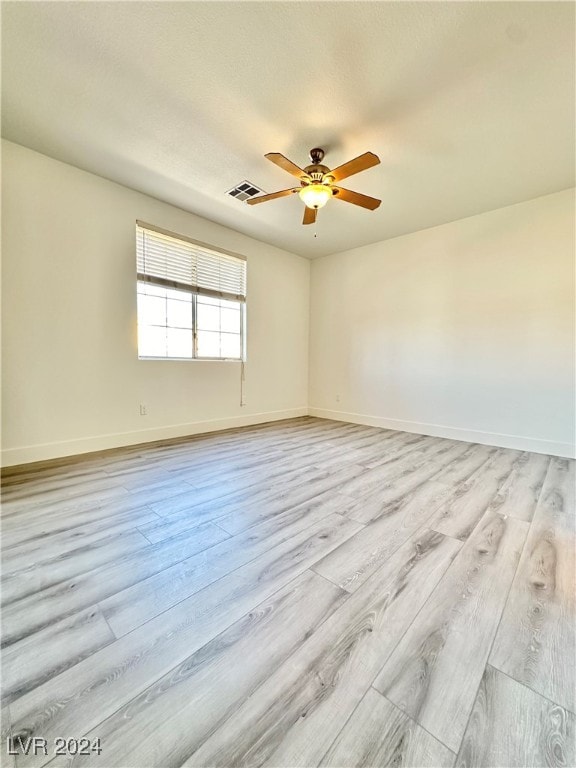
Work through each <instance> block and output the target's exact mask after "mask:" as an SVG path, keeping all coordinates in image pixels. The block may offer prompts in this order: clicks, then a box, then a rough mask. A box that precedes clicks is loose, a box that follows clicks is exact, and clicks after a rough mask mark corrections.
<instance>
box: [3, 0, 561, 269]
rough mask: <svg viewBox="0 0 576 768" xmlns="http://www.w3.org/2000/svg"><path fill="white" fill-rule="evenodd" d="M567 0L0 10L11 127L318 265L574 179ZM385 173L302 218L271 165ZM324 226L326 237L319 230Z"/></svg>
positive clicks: (33, 142) (58, 153) (13, 135)
mask: <svg viewBox="0 0 576 768" xmlns="http://www.w3.org/2000/svg"><path fill="white" fill-rule="evenodd" d="M574 10H575V7H574V4H573V3H562V2H559V3H556V2H541V3H540V2H510V3H508V2H462V3H460V2H416V3H412V2H310V0H308V1H307V2H271V1H270V0H264V1H263V2H179V3H172V2H46V1H45V0H43V1H42V2H4V3H3V4H2V58H3V75H2V88H3V111H2V118H3V135H4V136H5V137H6V138H7V139H9V140H11V141H15V142H17V143H20V144H23V145H25V146H27V147H31V148H32V149H35V150H38V151H39V152H43V153H44V154H46V155H49V156H51V157H54V158H57V159H59V160H63V161H65V162H67V163H71V164H72V165H75V166H78V167H79V168H83V169H85V170H88V171H92V172H93V173H96V174H99V175H101V176H104V177H106V178H108V179H112V180H113V181H117V182H120V183H121V184H124V185H126V186H128V187H132V188H134V189H137V190H140V191H142V192H145V193H147V194H149V195H152V196H154V197H157V198H160V199H162V200H165V201H167V202H169V203H172V204H174V205H177V206H179V207H181V208H184V209H186V210H189V211H192V212H194V213H197V214H200V215H201V216H204V217H206V218H208V219H211V220H213V221H216V222H219V223H221V224H224V225H226V226H228V227H231V228H232V229H235V230H238V231H239V232H243V233H245V234H248V235H251V236H253V237H256V238H258V239H260V240H264V241H265V242H269V243H272V244H274V245H277V246H280V247H282V248H285V249H287V250H289V251H293V252H294V253H299V254H302V255H304V256H308V257H314V256H319V255H325V254H329V253H334V252H337V251H342V250H345V249H348V248H352V247H356V246H359V245H363V244H366V243H370V242H375V241H378V240H383V239H386V238H390V237H395V236H397V235H400V234H404V233H406V232H413V231H416V230H419V229H423V228H426V227H430V226H434V225H437V224H441V223H444V222H447V221H453V220H455V219H459V218H462V217H465V216H470V215H473V214H476V213H480V212H482V211H487V210H491V209H494V208H498V207H501V206H504V205H509V204H512V203H516V202H520V201H522V200H527V199H530V198H533V197H537V196H539V195H545V194H549V193H551V192H555V191H558V190H561V189H565V188H567V187H570V186H573V185H574ZM313 146H321V147H324V148H325V149H326V150H327V155H326V158H325V163H326V164H327V165H329V166H331V167H335V166H336V165H340V164H341V163H342V162H345V161H347V160H349V159H352V158H353V157H355V156H356V155H359V154H361V153H362V152H365V151H367V150H371V151H373V152H376V153H377V154H378V155H379V156H380V158H381V160H382V163H381V165H379V166H377V167H376V168H372V169H370V170H368V171H366V172H364V173H361V174H358V175H357V176H353V177H351V178H350V179H348V180H346V182H345V183H344V186H346V187H349V188H350V189H354V190H357V191H358V192H363V193H365V194H368V195H373V196H375V197H381V198H382V205H381V206H380V208H379V209H378V210H377V211H375V212H370V211H365V210H363V209H361V208H356V207H355V206H352V205H348V204H346V203H343V202H340V201H337V200H333V201H330V203H329V204H328V206H327V207H326V208H325V209H324V210H322V211H321V212H320V214H319V220H318V224H317V226H316V228H314V227H303V226H302V225H301V223H300V222H301V219H302V203H301V202H300V201H299V200H298V199H297V197H296V196H294V197H289V198H284V199H279V200H274V201H272V202H269V203H265V204H262V205H259V206H254V207H250V206H248V205H246V204H245V203H240V202H239V201H237V200H234V199H233V198H231V197H228V196H226V195H225V192H226V191H227V190H228V189H230V188H231V187H233V186H235V185H236V184H237V183H238V182H241V181H242V180H244V179H248V180H250V181H251V182H253V183H255V184H256V185H258V186H259V187H261V188H263V189H264V190H265V191H266V192H273V191H276V190H279V189H284V188H286V187H290V186H293V179H292V177H290V176H289V175H288V174H287V173H285V172H283V171H281V170H280V169H279V168H277V167H275V166H274V165H272V164H271V163H270V162H268V161H267V160H265V159H264V157H263V155H264V153H265V152H282V153H284V154H285V155H287V156H288V157H289V158H290V159H292V160H293V161H294V162H296V163H297V164H299V165H304V164H306V162H307V153H308V150H309V149H310V148H311V147H313ZM315 231H316V233H317V237H314V232H315Z"/></svg>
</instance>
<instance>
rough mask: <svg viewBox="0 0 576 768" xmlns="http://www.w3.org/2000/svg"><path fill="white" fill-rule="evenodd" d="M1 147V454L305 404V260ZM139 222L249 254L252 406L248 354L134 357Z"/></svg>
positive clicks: (243, 420)
mask: <svg viewBox="0 0 576 768" xmlns="http://www.w3.org/2000/svg"><path fill="white" fill-rule="evenodd" d="M2 152H3V157H2V165H3V168H2V176H3V200H2V246H3V253H2V256H3V264H2V271H3V286H4V291H3V307H2V309H3V324H2V340H3V344H2V351H3V369H2V378H3V413H2V416H3V448H4V450H3V461H4V463H5V464H16V463H21V462H27V461H35V460H38V459H46V458H52V457H56V456H63V455H68V454H73V453H81V452H84V451H89V450H99V449H102V448H108V447H113V446H117V445H125V444H130V443H138V442H143V441H147V440H154V439H159V438H164V437H172V436H177V435H183V434H191V433H193V432H197V431H203V430H205V429H214V428H221V427H228V426H236V425H240V424H249V423H256V422H258V421H268V420H271V419H275V418H283V417H290V416H298V415H302V414H305V413H306V406H307V387H308V319H309V293H308V290H309V271H310V263H309V261H307V260H306V259H303V258H300V257H299V256H295V255H293V254H290V253H287V252H285V251H281V250H279V249H278V248H274V247H272V246H269V245H266V244H264V243H262V242H259V241H256V240H253V239H251V238H249V237H246V236H244V235H241V234H238V233H236V232H233V231H231V230H229V229H227V228H225V227H222V226H219V225H217V224H214V223H212V222H209V221H206V220H205V219H202V218H199V217H197V216H194V215H192V214H190V213H186V212H184V211H182V210H180V209H177V208H174V207H172V206H170V205H167V204H165V203H162V202H159V201H158V200H154V199H152V198H150V197H146V196H145V195H142V194H140V193H137V192H134V191H132V190H129V189H126V188H125V187H122V186H119V185H118V184H113V183H112V182H109V181H106V180H104V179H102V178H99V177H97V176H94V175H92V174H89V173H85V172H84V171H80V170H78V169H76V168H73V167H71V166H69V165H66V164H64V163H60V162H57V161H55V160H52V159H49V158H48V157H45V156H44V155H40V154H38V153H36V152H32V151H31V150H28V149H25V148H23V147H21V146H18V145H16V144H12V143H9V142H2ZM136 219H142V220H144V221H147V222H150V223H153V224H157V225H158V226H160V227H165V228H167V229H171V230H173V231H175V232H179V233H182V234H185V235H188V236H190V237H193V238H196V239H198V240H201V241H204V242H207V243H210V244H212V245H215V246H221V247H223V248H226V249H228V250H232V251H236V252H238V253H242V254H244V255H245V256H246V257H247V259H248V305H247V314H248V361H247V363H246V390H245V391H246V400H247V405H246V407H244V408H241V407H240V404H239V402H240V391H239V381H240V364H239V363H233V362H204V361H186V362H176V361H139V360H138V358H137V347H136V282H135V235H134V227H135V220H136ZM272 286H276V287H277V286H280V290H275V291H274V294H272V293H271V292H270V289H271V287H272ZM140 403H144V404H146V407H147V412H148V415H147V416H144V417H142V416H140V415H139V405H140Z"/></svg>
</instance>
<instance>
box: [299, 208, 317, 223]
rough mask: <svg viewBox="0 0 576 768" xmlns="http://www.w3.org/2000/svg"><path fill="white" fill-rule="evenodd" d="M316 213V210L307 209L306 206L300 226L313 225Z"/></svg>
mask: <svg viewBox="0 0 576 768" xmlns="http://www.w3.org/2000/svg"><path fill="white" fill-rule="evenodd" d="M317 213H318V210H317V209H316V208H308V206H305V207H304V218H303V219H302V224H314V223H315V222H316V214H317Z"/></svg>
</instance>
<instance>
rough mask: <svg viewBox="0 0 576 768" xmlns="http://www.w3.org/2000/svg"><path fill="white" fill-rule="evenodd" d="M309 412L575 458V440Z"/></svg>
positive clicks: (321, 409) (500, 446) (344, 413)
mask: <svg viewBox="0 0 576 768" xmlns="http://www.w3.org/2000/svg"><path fill="white" fill-rule="evenodd" d="M308 415H309V416H317V417H318V418H321V419H332V420H334V421H347V422H350V423H352V424H365V425H366V426H370V427H382V428H383V429H394V430H396V431H398V432H415V433H417V434H419V435H431V436H432V437H447V438H450V439H452V440H462V441H463V442H465V443H481V444H482V445H495V446H498V447H499V448H515V449H517V450H520V451H532V452H533V453H546V454H550V455H552V456H562V457H563V458H569V459H572V458H575V457H576V451H575V446H574V444H573V443H572V444H571V443H560V442H555V441H554V440H543V439H541V438H537V437H525V436H523V435H503V434H500V433H498V432H479V431H477V430H473V429H462V428H460V427H445V426H442V425H440V424H422V423H420V422H417V421H402V420H400V419H388V418H383V417H381V416H367V415H366V414H361V413H346V412H344V411H328V410H325V409H323V408H309V409H308Z"/></svg>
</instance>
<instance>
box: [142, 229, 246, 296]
mask: <svg viewBox="0 0 576 768" xmlns="http://www.w3.org/2000/svg"><path fill="white" fill-rule="evenodd" d="M136 243H137V246H136V255H137V269H138V280H140V281H143V282H148V283H154V284H156V285H161V286H164V287H165V288H175V289H178V290H185V291H190V292H193V293H197V294H200V295H205V296H213V297H216V298H221V299H227V300H230V301H241V302H244V301H246V260H245V259H244V258H243V257H242V256H238V255H234V254H232V253H228V252H226V251H220V250H215V249H212V248H210V247H209V246H207V245H204V244H203V243H197V242H194V241H193V240H190V239H188V238H186V237H183V236H182V235H176V234H174V233H172V232H167V231H166V230H162V229H158V228H157V227H153V226H151V225H150V224H145V223H143V222H140V221H138V222H136Z"/></svg>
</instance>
